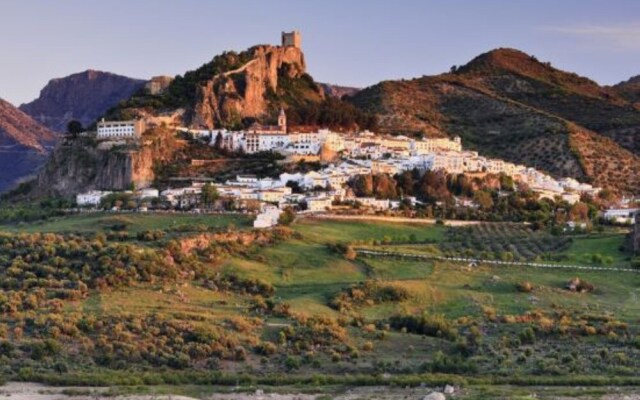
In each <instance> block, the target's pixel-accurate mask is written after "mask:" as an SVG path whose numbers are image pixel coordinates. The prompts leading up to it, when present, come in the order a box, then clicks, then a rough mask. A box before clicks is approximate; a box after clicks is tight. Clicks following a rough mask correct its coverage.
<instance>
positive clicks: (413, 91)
mask: <svg viewBox="0 0 640 400" xmlns="http://www.w3.org/2000/svg"><path fill="white" fill-rule="evenodd" d="M348 100H349V101H351V102H352V103H353V104H354V105H356V107H358V108H360V109H362V110H363V111H367V112H372V113H376V114H377V115H378V118H379V125H380V127H381V131H382V132H383V133H394V134H396V133H403V134H412V135H418V136H419V135H427V136H440V135H448V136H453V135H459V136H461V137H462V138H463V143H464V144H465V147H466V148H470V149H475V150H478V151H481V152H482V153H484V154H487V155H490V156H493V157H498V158H503V159H506V160H508V161H512V162H517V163H524V164H527V165H530V166H534V167H537V168H540V169H543V170H545V171H547V172H550V173H552V174H554V175H560V176H573V177H576V178H583V179H587V180H593V182H594V183H596V184H598V185H603V186H612V187H614V188H616V189H619V190H623V191H633V192H638V191H639V190H640V181H638V178H637V176H638V175H639V174H640V159H639V157H638V155H639V154H640V149H639V148H638V146H639V145H640V141H639V140H638V136H639V134H640V110H638V109H636V108H635V106H634V105H633V104H631V102H629V101H628V100H626V99H625V98H623V97H622V96H620V95H619V94H618V93H616V91H615V90H613V89H611V88H605V87H600V86H599V85H598V84H597V83H595V82H594V81H592V80H590V79H588V78H584V77H580V76H578V75H577V74H574V73H567V72H564V71H561V70H558V69H555V68H553V67H552V66H551V64H550V63H542V62H540V61H538V60H537V59H536V58H535V57H533V56H530V55H528V54H526V53H524V52H521V51H519V50H514V49H495V50H492V51H490V52H486V53H483V54H481V55H479V56H477V57H475V58H474V59H472V60H471V61H470V62H469V63H467V64H465V65H463V66H461V67H459V68H452V71H451V72H449V73H443V74H440V75H435V76H423V77H421V78H414V79H411V80H398V81H383V82H381V83H379V84H376V85H373V86H370V87H368V88H365V89H363V90H362V91H360V92H359V93H358V94H356V95H355V96H353V97H351V98H349V99H348ZM576 132H583V133H584V134H583V135H582V136H580V137H583V138H587V137H588V138H591V139H593V140H596V141H598V142H599V143H601V144H602V145H604V146H606V150H607V152H606V154H605V153H603V154H602V158H603V160H608V163H605V162H599V163H596V162H595V160H594V159H593V157H592V152H591V151H589V152H588V153H589V156H590V158H589V159H590V160H591V162H590V163H588V165H586V161H585V160H586V158H585V155H584V154H581V153H580V150H584V151H586V147H588V146H584V147H580V146H575V145H572V144H571V140H570V139H571V138H572V137H575V135H576ZM593 135H596V136H593ZM600 137H602V138H606V139H608V140H599V138H600ZM591 139H589V142H590V143H591ZM610 154H617V155H619V156H620V157H621V158H622V161H621V162H613V161H614V160H612V159H611V158H610V157H609V155H610ZM595 164H597V165H599V166H600V167H602V168H604V171H599V172H597V173H596V170H594V169H593V168H592V165H595ZM607 176H612V177H613V178H612V181H611V182H609V181H608V180H607Z"/></svg>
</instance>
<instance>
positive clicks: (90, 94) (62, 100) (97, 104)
mask: <svg viewBox="0 0 640 400" xmlns="http://www.w3.org/2000/svg"><path fill="white" fill-rule="evenodd" d="M144 84H145V81H143V80H139V79H133V78H128V77H126V76H121V75H116V74H112V73H109V72H101V71H94V70H87V71H84V72H80V73H78V74H73V75H69V76H67V77H64V78H57V79H52V80H51V81H49V83H48V84H47V85H46V86H45V87H44V88H43V89H42V91H41V92H40V96H39V97H38V98H37V99H35V100H34V101H32V102H30V103H27V104H23V105H21V106H20V109H21V110H22V111H24V112H25V113H27V114H29V115H30V116H31V117H33V118H34V119H35V120H36V121H38V122H40V123H41V124H43V125H45V126H47V127H48V128H49V129H51V130H53V131H56V132H64V131H66V127H67V123H68V122H69V121H71V120H72V119H76V120H78V121H80V122H82V124H83V125H84V126H88V125H90V124H91V123H93V122H94V121H95V120H96V119H97V118H99V117H101V116H102V115H103V114H104V113H105V112H106V111H107V110H108V109H110V108H111V107H113V106H115V105H116V104H118V102H120V101H122V100H126V99H128V98H129V97H131V96H132V95H133V94H134V93H135V92H136V91H138V90H140V89H141V88H142V87H143V86H144Z"/></svg>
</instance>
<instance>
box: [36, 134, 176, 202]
mask: <svg viewBox="0 0 640 400" xmlns="http://www.w3.org/2000/svg"><path fill="white" fill-rule="evenodd" d="M177 148H178V144H177V142H176V141H175V139H174V137H173V135H172V134H171V132H170V131H169V130H163V129H161V128H156V129H154V130H153V131H150V132H148V133H147V134H145V137H144V138H143V139H142V141H141V143H133V142H129V143H125V142H115V143H105V142H103V143H100V144H98V143H96V142H95V140H94V139H92V138H78V139H75V140H64V141H61V143H59V145H58V146H57V147H56V148H55V150H54V151H53V152H52V153H51V156H50V157H49V160H48V161H47V164H46V165H45V167H44V168H43V169H42V171H41V172H40V173H39V174H38V177H37V180H36V185H35V190H34V193H33V195H35V196H43V195H46V196H64V197H71V196H73V195H75V194H77V193H81V192H86V191H89V190H128V189H130V188H131V187H132V186H134V187H136V188H144V187H148V186H150V185H151V183H152V182H153V180H154V178H155V173H154V166H155V165H157V164H158V163H163V162H168V161H169V160H170V159H171V158H172V155H173V152H174V151H175V150H176V149H177Z"/></svg>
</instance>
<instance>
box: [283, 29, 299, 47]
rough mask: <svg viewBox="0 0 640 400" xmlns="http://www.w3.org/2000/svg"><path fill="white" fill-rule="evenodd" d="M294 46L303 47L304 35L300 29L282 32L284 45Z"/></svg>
mask: <svg viewBox="0 0 640 400" xmlns="http://www.w3.org/2000/svg"><path fill="white" fill-rule="evenodd" d="M287 46H293V47H296V48H298V49H301V48H302V36H301V35H300V32H298V31H292V32H282V47H287Z"/></svg>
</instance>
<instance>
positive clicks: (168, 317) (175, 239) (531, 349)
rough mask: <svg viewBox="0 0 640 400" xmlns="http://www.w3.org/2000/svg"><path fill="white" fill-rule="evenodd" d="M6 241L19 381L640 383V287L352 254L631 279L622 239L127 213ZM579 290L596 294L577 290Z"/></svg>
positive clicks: (5, 332)
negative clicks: (550, 262)
mask: <svg viewBox="0 0 640 400" xmlns="http://www.w3.org/2000/svg"><path fill="white" fill-rule="evenodd" d="M91 226H92V227H93V231H91V229H88V227H91ZM1 229H2V230H6V229H10V230H11V233H10V234H1V235H0V241H1V242H2V246H0V263H1V264H2V266H3V267H4V268H3V269H2V277H3V280H2V282H3V284H2V288H1V289H2V290H1V293H0V312H1V313H2V321H1V322H0V333H1V334H2V338H1V339H0V353H1V355H0V357H2V359H3V364H2V366H0V373H2V374H3V375H5V376H7V377H9V378H16V377H20V378H21V379H28V380H44V381H49V382H57V383H67V384H78V383H82V382H84V383H93V384H96V383H103V384H104V383H107V384H113V383H127V384H141V383H147V384H151V383H153V384H158V383H163V382H164V383H174V384H175V383H180V382H189V383H190V384H194V383H201V384H204V383H208V384H212V383H216V384H232V385H234V384H236V383H238V382H241V383H243V384H250V383H251V382H254V383H257V382H259V383H261V384H271V385H282V384H287V383H303V382H306V381H307V380H308V379H311V378H312V377H313V384H315V385H323V384H329V383H335V384H341V383H342V384H366V385H369V384H374V383H376V384H379V383H380V381H379V376H380V374H382V373H387V374H389V378H388V382H389V383H400V382H404V383H403V384H402V386H405V385H412V384H418V383H419V382H434V383H436V382H460V383H465V382H473V383H476V384H477V383H489V382H491V383H496V382H505V383H506V382H516V380H517V381H518V382H520V383H525V384H526V383H535V382H541V381H545V382H556V383H558V382H562V383H563V384H567V383H569V382H582V383H584V384H603V383H611V382H618V381H620V380H627V381H628V382H633V379H635V378H634V371H635V370H637V368H638V367H640V365H639V364H638V362H639V361H638V360H640V347H638V338H639V336H638V335H639V334H640V327H639V326H638V324H637V315H638V312H640V308H639V306H638V303H637V301H636V297H637V294H638V290H640V286H639V285H640V275H636V274H633V273H618V272H613V271H612V272H609V273H604V272H589V271H586V270H584V271H583V270H580V271H576V270H548V269H527V268H523V267H514V266H500V267H492V266H488V265H481V266H479V267H473V268H472V267H468V266H467V265H464V264H463V265H460V264H454V263H448V262H436V261H421V260H411V259H396V258H381V257H361V256H358V257H356V258H353V257H351V256H349V255H348V254H347V253H345V252H344V249H345V248H346V247H344V246H346V245H348V244H350V243H351V244H353V245H357V246H375V247H381V248H394V247H395V248H407V247H412V246H413V248H414V250H415V251H419V252H420V251H427V252H436V253H445V252H451V251H453V252H462V253H463V254H466V253H468V252H469V251H480V249H481V247H478V246H484V245H483V244H482V243H489V244H490V245H491V246H493V245H494V243H499V244H500V245H501V246H504V248H500V249H498V250H497V251H498V253H497V254H501V252H504V251H512V252H514V253H513V254H515V256H516V257H520V256H527V257H528V256H532V257H542V258H548V257H557V258H558V259H559V260H560V262H567V263H569V262H585V263H592V262H603V263H604V264H601V265H611V266H615V265H618V264H619V263H628V255H625V254H624V253H620V251H619V250H618V247H619V244H620V242H621V240H623V236H622V235H621V234H616V233H608V234H606V235H602V236H598V235H596V236H579V237H574V238H561V239H562V240H559V239H558V238H554V237H551V236H550V235H549V234H546V233H543V232H538V233H534V232H531V231H529V230H528V229H527V228H525V227H523V226H517V225H502V224H492V225H488V226H487V227H485V226H479V227H471V228H445V227H443V226H425V225H411V224H396V223H381V222H377V223H367V222H353V223H346V222H335V221H322V220H313V219H303V220H300V221H298V222H296V223H295V224H294V225H293V226H292V227H291V228H290V229H289V228H280V229H277V230H273V231H266V232H264V231H263V232H252V231H251V230H249V229H248V228H247V227H246V220H245V219H243V218H242V217H229V216H202V217H198V218H197V219H196V217H194V216H190V215H135V216H134V215H127V214H122V215H112V214H99V215H86V216H73V217H67V218H60V219H58V220H55V221H51V222H47V223H45V224H43V225H28V224H27V225H23V226H10V227H4V228H1ZM36 231H41V232H49V233H28V232H36ZM21 232H22V233H21ZM491 238H494V240H489V241H488V242H486V240H488V239H491ZM483 240H484V241H485V242H483ZM559 241H560V242H562V243H561V245H559V246H555V244H554V243H555V242H559ZM452 244H453V247H451V246H452ZM587 249H588V251H589V252H592V253H593V252H598V253H599V254H600V256H601V258H594V257H586V255H585V252H586V251H587ZM483 251H484V250H483ZM609 257H610V258H611V260H609ZM576 276H579V277H580V278H581V279H582V280H583V281H586V282H589V284H591V285H593V287H594V290H593V291H591V292H585V293H576V292H571V291H569V290H566V289H565V288H564V287H565V285H566V283H567V282H569V281H570V280H572V279H573V278H575V277H576ZM523 282H527V283H528V286H527V288H529V289H527V291H524V290H522V289H521V287H522V284H523ZM489 371H490V372H489ZM426 374H428V375H426ZM441 374H444V375H441ZM516 377H517V379H516Z"/></svg>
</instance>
